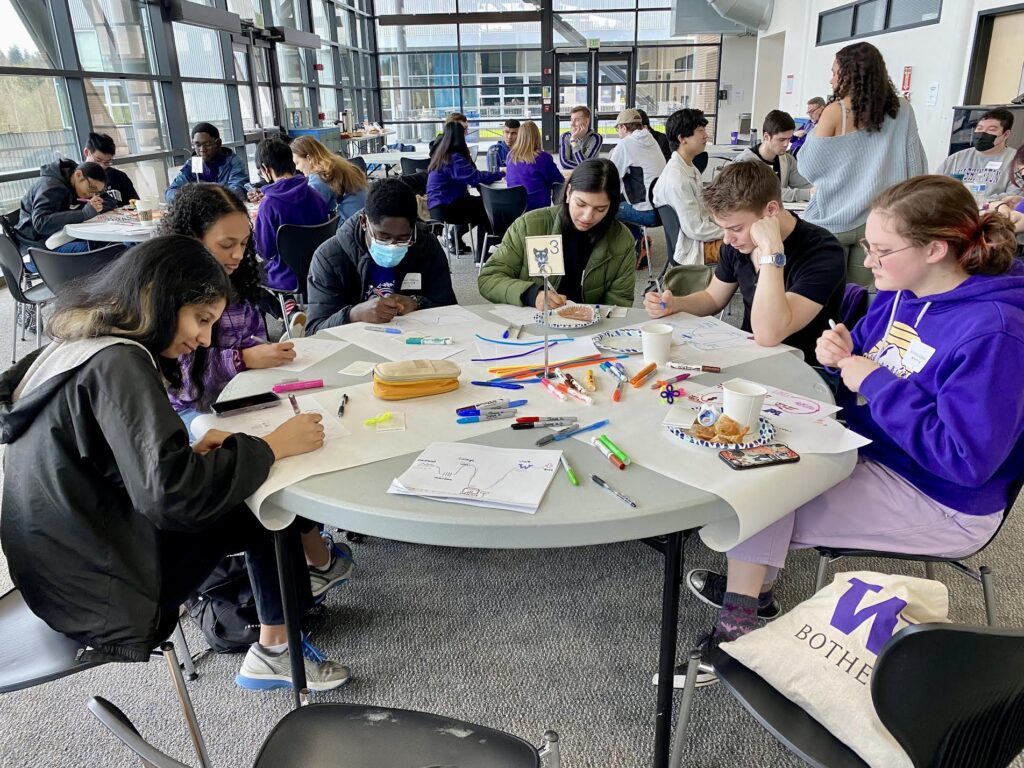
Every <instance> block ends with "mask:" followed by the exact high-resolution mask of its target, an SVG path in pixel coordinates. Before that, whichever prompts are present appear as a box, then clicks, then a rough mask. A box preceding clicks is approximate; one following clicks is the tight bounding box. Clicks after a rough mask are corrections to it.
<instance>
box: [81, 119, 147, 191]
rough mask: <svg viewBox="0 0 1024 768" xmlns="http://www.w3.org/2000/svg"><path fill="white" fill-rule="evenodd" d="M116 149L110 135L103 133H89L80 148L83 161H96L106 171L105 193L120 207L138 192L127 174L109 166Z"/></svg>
mask: <svg viewBox="0 0 1024 768" xmlns="http://www.w3.org/2000/svg"><path fill="white" fill-rule="evenodd" d="M116 151H117V147H116V146H115V144H114V140H113V139H112V138H110V136H108V135H107V134H105V133H90V134H89V139H88V141H86V143H85V148H84V149H83V150H82V157H83V158H84V159H85V162H87V163H96V165H98V166H99V167H100V168H102V169H103V170H104V171H106V172H107V188H106V193H107V195H108V196H109V197H110V199H111V200H113V201H114V203H115V205H117V207H119V208H120V207H121V206H124V205H128V203H130V202H131V201H132V200H138V198H139V193H138V192H136V191H135V185H134V184H132V180H131V179H129V178H128V174H126V173H125V172H124V171H119V170H118V169H117V168H114V167H113V166H111V164H110V163H111V162H112V161H113V160H114V154H115V153H116Z"/></svg>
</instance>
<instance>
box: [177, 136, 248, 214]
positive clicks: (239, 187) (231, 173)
mask: <svg viewBox="0 0 1024 768" xmlns="http://www.w3.org/2000/svg"><path fill="white" fill-rule="evenodd" d="M192 149H193V152H192V157H190V158H189V159H188V160H186V161H185V164H184V165H182V166H181V170H180V171H178V175H177V176H175V177H174V181H172V182H171V186H169V187H168V188H167V191H166V192H165V193H164V199H165V200H166V201H167V202H168V203H169V202H171V200H173V199H174V195H175V194H176V193H177V192H178V190H179V189H181V188H182V187H183V186H185V185H186V184H192V183H194V182H197V181H212V182H214V183H216V184H223V185H224V186H225V187H227V188H228V189H229V190H231V192H232V194H234V195H236V196H237V197H238V199H239V200H245V199H246V190H245V185H246V184H248V183H249V173H248V171H246V169H245V162H244V161H243V160H242V158H240V157H239V156H238V155H236V154H235V153H234V152H233V151H232V150H230V149H228V148H227V147H225V146H222V145H221V140H220V131H218V130H217V126H215V125H211V124H210V123H196V126H195V128H193V129H192ZM196 158H198V159H200V160H202V163H203V170H202V172H201V173H198V174H197V173H195V172H193V170H192V161H193V160H195V159H196Z"/></svg>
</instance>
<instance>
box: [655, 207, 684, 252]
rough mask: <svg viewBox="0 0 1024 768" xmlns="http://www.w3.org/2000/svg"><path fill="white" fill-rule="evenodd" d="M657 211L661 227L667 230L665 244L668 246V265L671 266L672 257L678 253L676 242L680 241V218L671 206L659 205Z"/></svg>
mask: <svg viewBox="0 0 1024 768" xmlns="http://www.w3.org/2000/svg"><path fill="white" fill-rule="evenodd" d="M657 211H658V218H659V219H661V226H662V227H664V228H665V244H666V245H667V246H668V261H667V262H666V263H668V264H671V263H672V256H673V254H675V252H676V241H677V240H678V239H679V217H678V216H676V212H675V209H674V208H673V207H672V206H671V205H659V206H658V207H657Z"/></svg>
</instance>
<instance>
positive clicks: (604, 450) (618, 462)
mask: <svg viewBox="0 0 1024 768" xmlns="http://www.w3.org/2000/svg"><path fill="white" fill-rule="evenodd" d="M590 444H591V445H592V446H594V447H595V448H597V450H598V452H599V453H600V454H601V455H602V456H604V457H605V458H606V459H608V461H610V462H611V463H612V465H613V466H614V467H615V468H616V469H625V468H626V465H625V464H623V463H622V459H620V458H619V457H618V456H616V455H615V454H614V453H612V452H611V451H610V450H608V446H606V445H605V444H604V443H602V442H601V441H600V440H598V439H597V438H596V437H592V438H590Z"/></svg>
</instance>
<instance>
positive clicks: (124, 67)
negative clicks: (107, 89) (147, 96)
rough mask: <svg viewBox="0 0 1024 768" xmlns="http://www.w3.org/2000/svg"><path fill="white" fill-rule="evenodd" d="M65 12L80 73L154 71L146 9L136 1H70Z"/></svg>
mask: <svg viewBox="0 0 1024 768" xmlns="http://www.w3.org/2000/svg"><path fill="white" fill-rule="evenodd" d="M68 8H69V10H70V11H71V26H72V28H73V29H74V33H75V44H76V45H77V46H78V58H79V62H80V63H81V65H82V69H85V70H90V71H94V72H126V73H131V74H151V73H153V72H155V71H156V70H155V67H154V64H153V59H152V43H151V39H150V29H149V7H148V6H147V5H144V4H142V3H139V2H138V1H137V0H70V1H69V3H68ZM175 26H178V25H175Z"/></svg>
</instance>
